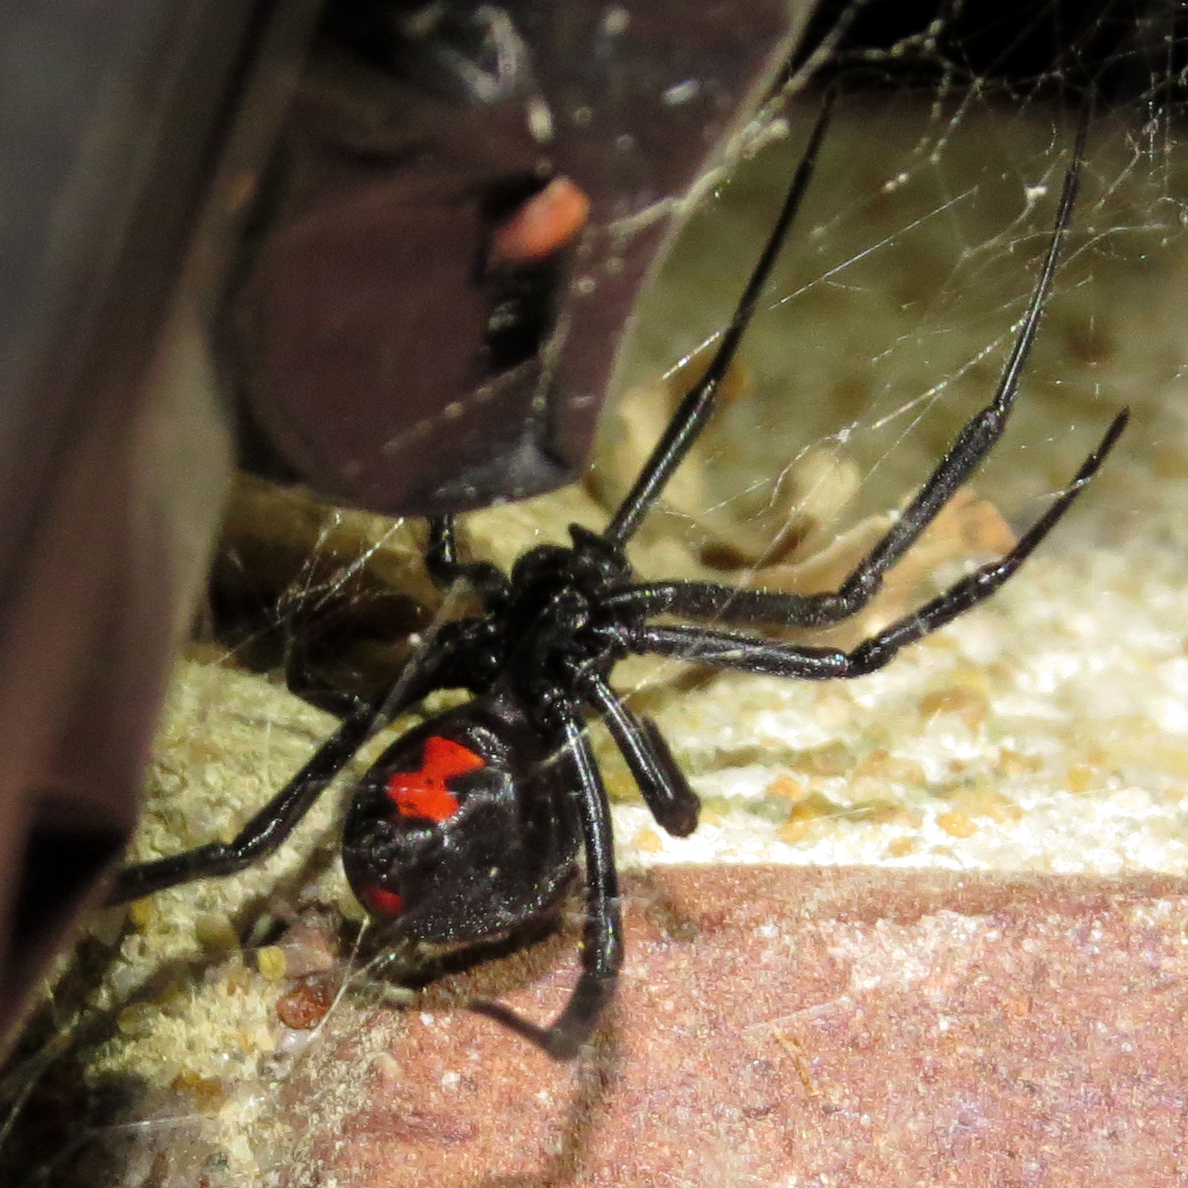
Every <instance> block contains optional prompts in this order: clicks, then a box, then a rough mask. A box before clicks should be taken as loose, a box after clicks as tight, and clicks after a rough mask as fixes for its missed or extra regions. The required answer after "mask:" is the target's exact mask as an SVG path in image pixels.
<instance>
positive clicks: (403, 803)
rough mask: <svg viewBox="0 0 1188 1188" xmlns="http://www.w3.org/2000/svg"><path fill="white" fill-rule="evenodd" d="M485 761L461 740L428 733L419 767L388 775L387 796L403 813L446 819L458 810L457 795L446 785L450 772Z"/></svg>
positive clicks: (457, 772)
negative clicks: (455, 740) (463, 744)
mask: <svg viewBox="0 0 1188 1188" xmlns="http://www.w3.org/2000/svg"><path fill="white" fill-rule="evenodd" d="M485 766H486V761H485V760H484V759H483V758H482V757H481V756H479V755H476V754H475V753H474V752H473V751H468V750H467V749H466V748H465V747H464V746H462V744H461V743H456V742H453V741H451V740H450V739H448V738H441V737H440V736H439V735H436V734H431V735H430V736H429V737H428V738H427V739H426V740H425V754H424V758H423V759H422V761H421V768H420V770H419V771H397V772H393V773H392V775H391V776H389V777H388V796H389V797H390V798H391V800H392V803H393V804H395V805H396V810H397V812H399V813H400V815H401V816H402V817H424V818H427V819H428V820H430V821H438V822H441V821H445V820H448V819H449V818H450V817H452V816H453V815H454V814H455V813H456V812H457V811H458V798H457V797H456V796H455V795H454V794H453V793H452V792H451V791H450V790H449V788H447V787H446V783H445V782H446V780H448V779H449V778H450V777H451V776H456V775H463V774H464V773H465V772H468V771H477V770H478V768H480V767H485Z"/></svg>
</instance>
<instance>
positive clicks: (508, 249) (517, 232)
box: [491, 177, 590, 264]
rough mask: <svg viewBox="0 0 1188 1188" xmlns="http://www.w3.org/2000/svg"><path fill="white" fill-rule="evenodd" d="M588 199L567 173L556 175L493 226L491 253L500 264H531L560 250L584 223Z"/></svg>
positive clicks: (588, 213) (588, 205)
mask: <svg viewBox="0 0 1188 1188" xmlns="http://www.w3.org/2000/svg"><path fill="white" fill-rule="evenodd" d="M589 217H590V199H589V197H588V196H587V194H586V192H585V191H584V190H582V189H580V188H579V187H578V186H577V185H576V184H575V183H574V182H572V181H570V180H569V178H567V177H555V178H553V180H552V181H551V182H549V184H548V185H547V186H545V188H544V189H543V190H541V191H540V192H539V193H536V194H533V195H532V197H531V198H529V199H528V200H527V201H526V202H525V203H523V205H522V206H520V207H519V209H517V210H516V212H515V213H514V214H513V215H512V216H511V217H510V218H509V219H507V221H506V222H504V223H502V224H501V225H500V226H499V227H497V228H496V229H495V232H494V234H493V236H492V237H491V254H492V256H493V257H494V258H495V260H497V261H498V262H499V263H501V264H531V263H533V262H534V261H536V260H543V259H545V258H546V257H548V256H551V255H552V254H553V253H554V252H557V251H560V249H561V248H563V247H564V246H565V245H566V244H567V243H569V242H570V240H572V239H573V238H574V236H576V235H577V233H578V232H579V231H580V230H581V229H582V228H583V227H584V226H585V225H586V220H587V219H588V218H589Z"/></svg>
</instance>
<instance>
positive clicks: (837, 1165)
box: [278, 868, 1188, 1188]
mask: <svg viewBox="0 0 1188 1188" xmlns="http://www.w3.org/2000/svg"><path fill="white" fill-rule="evenodd" d="M626 897H627V919H628V961H627V968H626V970H625V973H624V977H623V983H622V988H621V993H620V995H619V997H618V999H617V1001H616V1003H615V1005H614V1007H613V1009H612V1011H611V1013H610V1015H609V1017H608V1020H607V1024H606V1026H605V1028H604V1029H603V1031H602V1033H601V1034H600V1036H599V1038H598V1040H597V1043H596V1044H595V1045H594V1047H593V1049H592V1051H591V1052H590V1053H589V1056H588V1058H587V1059H586V1060H585V1061H584V1062H578V1063H576V1064H573V1065H554V1064H552V1063H551V1062H550V1061H549V1060H548V1059H547V1058H545V1057H544V1056H542V1055H540V1054H539V1053H537V1052H536V1051H534V1050H532V1049H530V1048H528V1047H527V1046H526V1045H525V1044H524V1043H523V1041H521V1040H519V1039H518V1038H516V1037H515V1036H513V1035H510V1034H508V1033H506V1032H505V1031H503V1030H502V1029H501V1028H500V1027H499V1026H497V1025H496V1024H494V1023H492V1022H491V1021H490V1020H488V1019H485V1018H483V1017H481V1016H477V1015H475V1014H474V1013H472V1012H469V1011H467V1010H466V1009H465V1007H464V1006H463V1005H462V1004H463V1003H464V1002H465V1001H466V1000H467V999H469V998H471V997H484V996H487V995H498V996H499V997H500V998H501V999H502V1000H503V1001H506V1002H508V1003H509V1004H510V1005H512V1006H514V1007H516V1008H518V1009H522V1010H523V1011H524V1012H525V1013H526V1014H528V1015H530V1016H531V1017H533V1018H536V1019H541V1020H544V1019H546V1018H548V1017H550V1016H551V1014H552V1013H553V1012H555V1011H557V1010H558V1009H559V1008H560V1007H561V1005H562V1004H563V1002H564V1001H565V997H566V991H567V988H568V986H569V985H570V984H571V982H572V979H573V975H574V965H575V958H576V954H575V951H574V949H573V947H572V946H573V943H574V938H573V935H572V933H570V934H567V935H566V936H565V937H559V938H556V939H555V940H552V941H549V942H547V943H545V944H543V945H540V946H538V947H536V948H535V949H533V950H531V951H530V952H527V953H525V954H521V955H520V956H518V957H516V958H514V959H511V960H509V961H504V962H499V963H495V964H492V965H487V966H483V967H481V968H480V969H478V970H476V971H473V972H472V973H469V974H466V975H463V976H460V977H456V978H453V979H450V980H447V981H446V982H444V983H439V984H438V985H436V986H434V987H432V988H431V989H430V990H429V991H427V992H426V993H425V994H424V995H422V996H421V997H420V999H419V1001H418V1002H417V1004H416V1005H415V1006H414V1007H413V1008H412V1009H411V1010H409V1011H399V1010H393V1009H390V1008H386V1009H382V1010H375V1011H371V1012H370V1013H367V1014H362V1013H360V1014H356V1015H354V1016H353V1017H352V1012H351V1011H350V1010H346V1011H338V1012H336V1013H334V1014H332V1015H331V1017H330V1020H329V1021H328V1024H327V1028H326V1030H324V1031H323V1032H322V1033H321V1035H320V1036H319V1041H320V1042H318V1043H317V1044H316V1045H313V1046H312V1047H311V1049H310V1051H309V1052H307V1054H306V1058H305V1059H304V1060H302V1062H301V1065H300V1068H299V1070H298V1071H297V1075H295V1076H294V1077H292V1078H290V1080H289V1082H288V1085H287V1090H286V1092H285V1094H284V1095H283V1097H282V1098H281V1099H280V1102H281V1104H280V1105H279V1106H278V1108H279V1109H281V1110H282V1111H283V1113H284V1115H287V1121H288V1123H289V1124H291V1125H293V1126H294V1127H295V1129H296V1132H297V1141H296V1142H295V1143H294V1146H293V1157H292V1159H291V1162H290V1163H289V1164H288V1166H287V1170H286V1175H285V1177H284V1183H285V1185H286V1188H306V1186H312V1185H314V1184H330V1183H336V1184H337V1185H339V1186H340V1188H346V1186H348V1185H349V1186H350V1188H380V1186H381V1185H382V1186H383V1188H401V1186H403V1185H413V1184H416V1185H419V1186H421V1185H433V1188H463V1186H468V1188H470V1186H478V1185H483V1186H494V1185H522V1186H528V1185H532V1186H542V1188H543V1186H545V1185H560V1184H574V1185H583V1186H584V1185H588V1186H591V1188H593V1186H595V1185H597V1186H606V1188H622V1186H631V1188H652V1186H653V1185H654V1186H656V1188H661V1186H663V1188H672V1186H673V1185H690V1186H698V1188H700V1186H702V1185H705V1186H710V1185H713V1186H730V1185H736V1184H737V1185H762V1186H764V1188H777V1186H783V1185H787V1186H789V1188H790V1186H792V1185H796V1186H810V1185H811V1186H821V1188H824V1186H826V1185H839V1186H844V1188H860V1186H863V1185H871V1186H875V1185H877V1186H878V1188H898V1186H900V1185H912V1186H913V1188H914V1186H916V1185H932V1184H936V1185H940V1184H957V1185H961V1186H962V1188H982V1186H987V1188H989V1186H994V1188H1008V1186H1014V1185H1019V1186H1024V1185H1026V1186H1028V1188H1030V1186H1035V1188H1057V1186H1059V1188H1064V1186H1068V1188H1073V1186H1076V1188H1095V1186H1097V1185H1102V1186H1105V1185H1109V1186H1110V1188H1121V1186H1129V1185H1134V1186H1136V1188H1171V1186H1172V1185H1179V1184H1188V1170H1185V1160H1186V1151H1185V1127H1186V1124H1188V1044H1186V1042H1185V1030H1186V1029H1185V1017H1186V1016H1185V1012H1186V1011H1188V884H1186V883H1184V882H1183V881H1177V880H1170V879H1158V878H1133V879H1118V880H1103V879H1083V878H1075V879H1060V878H1054V877H1044V878H1034V879H1026V880H1020V879H1017V878H1016V879H1004V878H1002V877H990V876H984V875H978V876H946V875H938V874H935V873H925V872H920V873H914V872H907V873H898V872H897V873H890V872H887V871H873V872H867V871H846V870H824V871H822V870H803V869H796V868H780V869H770V868H715V869H710V870H701V869H692V868H666V869H660V870H657V871H655V872H653V873H652V874H650V875H648V876H647V877H646V878H643V879H636V880H632V881H629V882H628V884H627V887H626ZM278 1120H279V1119H278Z"/></svg>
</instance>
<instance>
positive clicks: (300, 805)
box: [107, 636, 466, 905]
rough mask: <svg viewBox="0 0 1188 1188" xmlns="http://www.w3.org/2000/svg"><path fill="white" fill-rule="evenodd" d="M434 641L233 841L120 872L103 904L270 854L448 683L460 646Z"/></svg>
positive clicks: (458, 640)
mask: <svg viewBox="0 0 1188 1188" xmlns="http://www.w3.org/2000/svg"><path fill="white" fill-rule="evenodd" d="M439 641H440V642H439V647H438V650H437V651H436V652H432V653H430V656H431V657H432V658H431V659H427V660H426V661H423V662H422V663H421V664H420V665H419V666H417V667H416V668H414V669H413V670H412V671H411V672H410V671H407V670H406V671H405V672H404V673H402V674H401V676H400V677H399V678H398V680H397V681H396V682H395V684H394V685H393V687H392V688H391V690H389V692H388V693H386V694H385V695H384V696H383V697H382V698H379V699H377V700H374V701H371V702H367V703H365V704H363V705H362V706H360V707H359V708H358V709H357V710H355V712H354V713H352V714H351V715H350V716H349V717H347V718H346V719H344V720H343V722H342V724H341V725H340V726H339V728H338V729H337V730H336V731H335V732H334V733H333V734H332V735H331V736H330V737H329V738H328V739H327V740H326V742H324V743H323V744H322V745H321V746H320V747H319V748H318V749H317V750H316V751H315V752H314V754H313V756H312V757H311V758H310V759H309V761H308V762H307V763H306V764H305V765H304V766H303V767H302V768H301V770H300V771H298V772H297V774H296V775H295V776H293V778H292V779H291V780H289V782H288V783H287V784H285V786H284V787H283V788H282V789H281V790H280V791H279V792H278V793H277V794H276V795H275V796H273V798H272V799H271V800H270V801H269V802H268V803H267V804H266V805H265V806H264V807H263V808H262V809H260V811H259V812H257V813H256V814H255V815H254V816H253V817H252V818H251V820H249V821H248V822H247V824H246V825H244V827H243V828H242V829H241V830H240V831H239V833H238V834H237V835H236V837H235V840H234V841H231V842H208V843H207V844H205V845H201V846H196V847H195V848H194V849H192V850H186V851H184V852H183V853H180V854H171V855H170V856H169V857H167V858H158V859H156V860H155V861H153V862H142V863H139V864H137V865H135V866H128V867H125V868H124V869H123V870H122V871H120V873H119V874H118V875H117V876H116V878H115V881H114V883H113V885H112V888H111V892H110V893H109V895H108V897H107V903H108V904H109V905H112V904H118V903H127V902H128V901H129V900H132V899H140V898H141V897H142V896H145V895H152V894H153V893H154V892H156V891H163V890H164V889H165V888H167V887H176V886H178V885H179V884H181V883H191V882H194V881H195V880H197V879H209V878H219V877H222V876H224V875H231V874H236V873H237V872H238V871H241V870H243V869H245V868H246V867H248V866H250V865H251V864H252V863H253V862H257V861H259V859H261V858H265V857H267V856H268V855H269V854H272V853H273V852H274V851H275V850H276V849H277V848H278V847H279V846H280V845H281V844H282V843H283V842H284V841H285V839H286V838H287V837H288V836H289V835H290V834H291V833H292V832H293V830H294V829H295V828H296V827H297V825H298V823H299V822H300V821H301V819H302V817H304V816H305V814H306V813H307V812H309V810H310V809H311V808H312V807H313V805H314V802H315V801H316V800H317V798H318V797H319V796H320V795H321V794H322V792H323V791H324V790H325V788H326V786H327V785H328V784H329V783H330V781H331V780H333V779H334V777H335V776H336V775H338V773H339V772H340V771H341V770H342V769H343V768H344V767H345V766H346V765H347V764H348V763H349V762H350V761H351V759H352V758H353V757H354V755H355V752H356V751H358V750H359V748H360V747H362V746H363V744H364V743H365V742H367V740H368V739H369V738H371V736H372V735H373V734H375V733H376V731H377V730H380V729H382V728H383V727H384V726H386V725H387V724H388V722H390V721H391V720H392V719H393V718H394V717H396V715H397V714H399V713H400V712H401V711H402V710H404V709H406V708H407V707H408V706H410V705H413V704H415V703H416V702H418V701H421V700H422V699H423V698H424V697H425V696H426V695H427V694H428V693H430V692H431V691H432V690H433V689H436V688H442V687H443V684H442V681H443V679H444V680H445V681H449V679H450V678H449V675H448V672H447V670H448V669H449V666H450V664H451V663H453V662H454V661H455V660H456V659H457V657H458V655H459V653H460V652H461V651H462V646H463V645H464V644H465V642H466V640H465V638H464V637H461V636H459V637H455V643H454V645H453V646H451V645H450V643H449V642H448V641H446V640H440V637H439Z"/></svg>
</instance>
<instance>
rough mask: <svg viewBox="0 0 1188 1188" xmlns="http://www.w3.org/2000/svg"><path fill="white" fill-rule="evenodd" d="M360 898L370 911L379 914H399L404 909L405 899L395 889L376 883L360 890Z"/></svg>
mask: <svg viewBox="0 0 1188 1188" xmlns="http://www.w3.org/2000/svg"><path fill="white" fill-rule="evenodd" d="M359 899H360V900H361V901H362V903H363V906H364V907H365V908H367V910H368V911H371V912H374V913H375V914H376V915H377V916H398V915H400V913H401V912H402V911H404V900H403V899H402V898H401V897H400V896H399V895H397V894H396V892H395V891H389V890H388V889H387V888H386V887H379V886H376V885H375V884H374V883H373V884H371V885H370V886H367V887H364V888H363V889H362V890H361V891H360V892H359Z"/></svg>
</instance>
